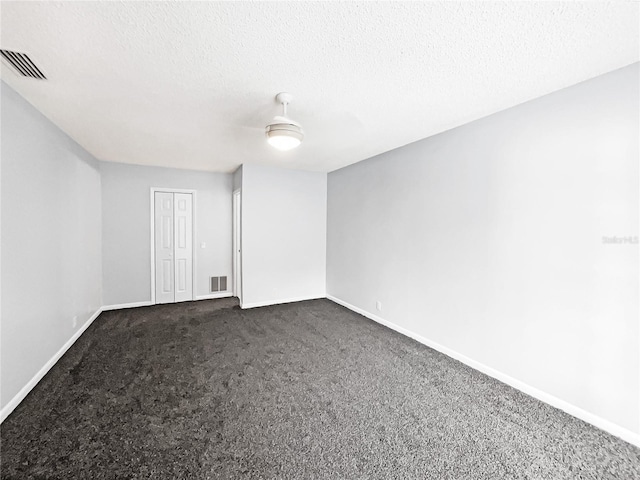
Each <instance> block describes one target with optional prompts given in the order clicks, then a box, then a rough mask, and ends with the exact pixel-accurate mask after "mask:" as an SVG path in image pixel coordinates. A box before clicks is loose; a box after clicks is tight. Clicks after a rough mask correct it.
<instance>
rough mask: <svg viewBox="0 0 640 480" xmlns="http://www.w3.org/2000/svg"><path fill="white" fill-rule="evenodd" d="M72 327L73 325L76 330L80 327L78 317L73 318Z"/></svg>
mask: <svg viewBox="0 0 640 480" xmlns="http://www.w3.org/2000/svg"><path fill="white" fill-rule="evenodd" d="M71 325H73V328H76V327H77V326H78V316H77V315H76V316H74V317H73V322H71Z"/></svg>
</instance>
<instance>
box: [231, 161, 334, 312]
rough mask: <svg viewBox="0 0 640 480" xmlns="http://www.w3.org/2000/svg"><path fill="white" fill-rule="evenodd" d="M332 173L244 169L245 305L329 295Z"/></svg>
mask: <svg viewBox="0 0 640 480" xmlns="http://www.w3.org/2000/svg"><path fill="white" fill-rule="evenodd" d="M326 226H327V174H326V173H318V172H303V171H297V170H287V169H283V168H274V167H265V166H259V165H247V164H245V165H243V166H242V286H243V295H242V305H243V307H252V306H257V305H266V304H274V303H283V302H288V301H294V300H303V299H309V298H318V297H324V296H325V285H326V275H325V274H326Z"/></svg>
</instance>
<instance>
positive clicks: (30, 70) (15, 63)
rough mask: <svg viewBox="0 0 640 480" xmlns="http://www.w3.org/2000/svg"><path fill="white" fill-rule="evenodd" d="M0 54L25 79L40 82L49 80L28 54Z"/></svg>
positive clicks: (3, 51) (2, 52) (3, 52)
mask: <svg viewBox="0 0 640 480" xmlns="http://www.w3.org/2000/svg"><path fill="white" fill-rule="evenodd" d="M0 54H2V58H3V59H4V60H5V61H6V62H7V63H8V64H9V65H11V66H12V67H13V68H15V69H16V70H17V71H18V73H19V74H20V75H22V76H23V77H31V78H37V79H38V80H46V79H47V77H45V76H44V75H43V74H42V72H41V71H40V69H39V68H38V67H36V64H35V63H33V62H32V61H31V59H30V58H29V56H28V55H27V54H26V53H20V52H12V51H11V50H0Z"/></svg>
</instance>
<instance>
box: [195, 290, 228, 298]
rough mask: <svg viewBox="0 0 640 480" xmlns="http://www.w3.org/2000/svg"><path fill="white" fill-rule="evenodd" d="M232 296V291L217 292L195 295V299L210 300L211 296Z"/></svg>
mask: <svg viewBox="0 0 640 480" xmlns="http://www.w3.org/2000/svg"><path fill="white" fill-rule="evenodd" d="M228 297H233V292H217V293H208V294H207V295H197V296H196V300H211V299H213V298H228Z"/></svg>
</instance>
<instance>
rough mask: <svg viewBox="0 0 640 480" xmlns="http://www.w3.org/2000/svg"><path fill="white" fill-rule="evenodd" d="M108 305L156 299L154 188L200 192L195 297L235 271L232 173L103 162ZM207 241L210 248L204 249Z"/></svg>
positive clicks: (105, 294) (105, 291)
mask: <svg viewBox="0 0 640 480" xmlns="http://www.w3.org/2000/svg"><path fill="white" fill-rule="evenodd" d="M100 170H101V174H102V218H103V238H102V251H103V300H104V305H107V306H109V305H121V304H129V303H138V302H149V301H150V300H151V240H150V218H149V217H150V205H149V203H150V189H151V188H152V187H160V188H177V189H189V190H196V191H197V193H196V205H195V208H196V232H195V245H196V250H195V255H196V287H195V291H196V295H197V296H203V295H209V294H210V291H209V277H211V276H216V277H217V276H224V275H226V276H227V277H228V281H227V285H228V290H229V293H230V292H231V286H232V267H231V254H232V250H231V249H232V246H231V238H232V237H231V194H232V181H233V179H232V175H231V174H227V173H209V172H198V171H192V170H177V169H171V168H158V167H145V166H138V165H125V164H119V163H110V162H101V164H100ZM202 242H205V244H206V247H205V248H201V243H202Z"/></svg>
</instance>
